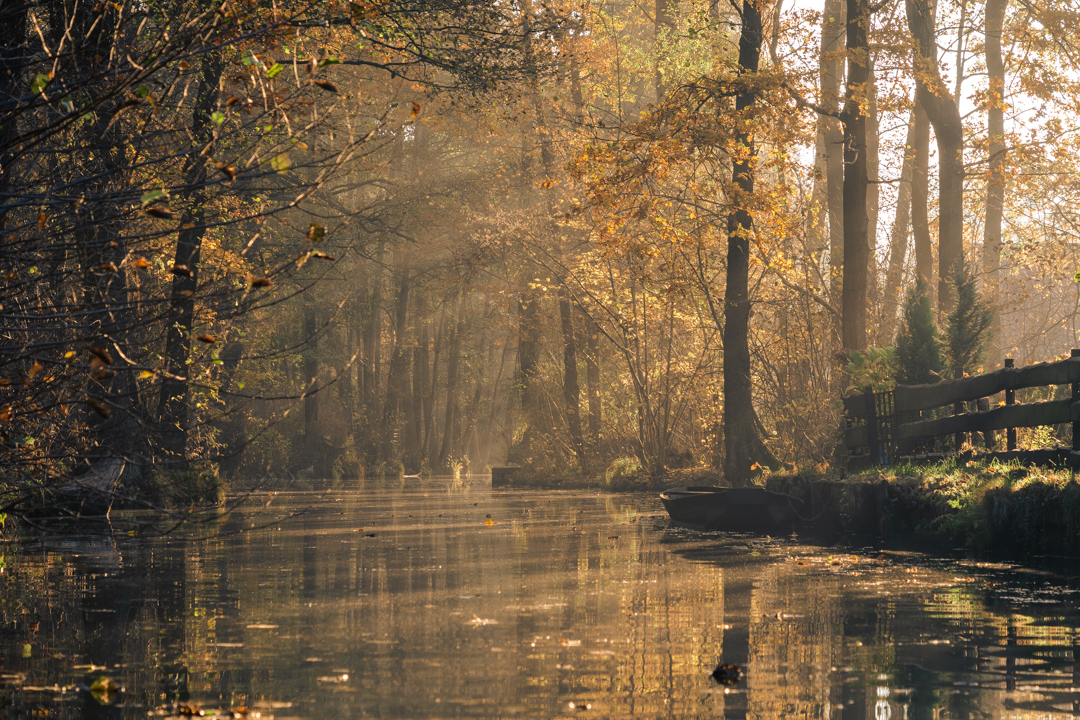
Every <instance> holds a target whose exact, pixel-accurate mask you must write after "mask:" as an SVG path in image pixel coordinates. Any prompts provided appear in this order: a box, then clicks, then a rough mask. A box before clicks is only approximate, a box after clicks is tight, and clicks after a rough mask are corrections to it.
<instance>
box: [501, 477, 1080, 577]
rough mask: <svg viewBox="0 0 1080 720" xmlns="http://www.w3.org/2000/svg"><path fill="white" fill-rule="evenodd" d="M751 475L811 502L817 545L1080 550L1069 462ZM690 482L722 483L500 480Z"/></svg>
mask: <svg viewBox="0 0 1080 720" xmlns="http://www.w3.org/2000/svg"><path fill="white" fill-rule="evenodd" d="M756 481H757V483H758V484H761V485H764V486H765V487H767V488H768V489H770V490H773V491H776V492H783V493H787V494H790V495H794V496H796V497H799V498H801V499H802V500H803V501H804V503H805V507H806V508H807V511H806V513H807V514H806V516H805V517H806V522H805V523H804V524H803V527H804V529H805V530H807V531H808V532H809V533H810V534H812V535H816V536H817V539H818V540H820V541H823V542H834V541H838V540H844V539H850V540H862V541H866V540H882V541H885V542H895V543H903V544H917V545H922V546H930V547H937V548H939V549H950V550H951V549H954V548H965V549H966V550H968V551H970V552H972V553H974V554H978V555H991V556H997V557H1016V558H1022V557H1030V556H1033V555H1050V556H1070V557H1080V484H1078V483H1076V482H1075V480H1074V475H1073V473H1072V472H1071V471H1070V470H1068V469H1055V468H1045V467H1024V466H1022V465H1020V464H1019V463H1017V462H1011V463H1001V462H997V461H993V462H984V461H963V460H957V459H948V460H945V461H943V462H939V463H936V464H933V465H913V464H904V465H897V466H894V467H891V468H876V469H873V470H868V471H864V472H860V473H848V474H841V473H839V472H836V471H830V472H825V473H813V472H810V473H806V472H801V473H781V474H772V475H763V476H759V477H758V478H757V479H756ZM687 485H723V477H722V475H720V474H719V473H717V472H716V471H715V470H712V469H710V468H694V469H685V470H669V471H667V472H666V473H665V474H663V475H661V476H659V477H653V476H650V475H648V474H647V473H644V472H642V471H641V469H640V468H639V467H637V466H636V465H635V464H634V463H633V462H631V461H623V462H622V463H621V464H618V463H613V464H612V466H610V467H609V468H607V469H606V470H605V472H603V473H597V474H595V475H593V476H590V477H586V476H582V475H580V474H573V473H565V474H563V475H553V474H552V473H531V472H529V471H528V469H527V468H520V469H518V470H516V471H515V472H514V474H513V476H512V478H511V480H510V482H509V484H508V485H505V486H504V487H507V488H535V489H541V488H543V489H597V490H609V491H613V492H645V491H648V492H658V491H660V490H664V489H666V488H672V487H680V486H687Z"/></svg>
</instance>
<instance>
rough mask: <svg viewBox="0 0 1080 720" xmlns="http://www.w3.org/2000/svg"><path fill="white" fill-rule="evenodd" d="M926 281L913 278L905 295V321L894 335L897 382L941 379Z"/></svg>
mask: <svg viewBox="0 0 1080 720" xmlns="http://www.w3.org/2000/svg"><path fill="white" fill-rule="evenodd" d="M937 335H938V331H937V326H936V325H935V324H934V312H933V310H932V309H931V308H930V293H929V292H927V287H926V282H925V281H923V279H922V278H921V277H919V278H916V280H915V287H913V288H909V289H908V291H907V295H906V297H905V298H904V322H903V325H902V326H901V327H900V332H899V333H898V334H897V336H896V365H897V373H896V382H897V383H898V384H900V385H922V384H925V383H933V382H938V381H939V380H941V372H942V370H943V362H942V358H941V343H940V342H938V337H937Z"/></svg>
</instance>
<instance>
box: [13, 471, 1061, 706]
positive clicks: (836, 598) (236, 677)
mask: <svg viewBox="0 0 1080 720" xmlns="http://www.w3.org/2000/svg"><path fill="white" fill-rule="evenodd" d="M303 508H308V510H307V511H306V512H305V513H304V514H303V515H301V516H299V517H295V518H291V519H284V520H281V521H280V522H278V521H276V520H275V518H276V517H277V515H275V514H274V513H288V512H290V511H294V510H299V509H303ZM253 526H254V527H253ZM220 530H222V531H223V532H222V533H220V534H218V535H217V536H216V537H212V538H209V539H198V538H192V537H181V536H173V537H169V538H157V539H151V538H141V537H127V536H124V537H121V538H112V539H100V538H98V539H92V538H91V539H80V538H57V537H52V538H46V539H37V540H30V541H26V540H24V541H20V542H9V543H8V544H6V545H0V551H2V552H3V563H4V568H3V574H2V575H0V583H2V585H0V587H2V592H0V613H2V617H0V620H2V625H0V642H2V653H0V675H2V677H0V718H3V719H4V720H14V719H15V718H36V719H38V720H40V719H41V718H45V717H60V718H74V717H87V718H114V719H119V718H145V717H147V716H148V715H151V716H162V715H172V714H176V713H177V712H179V711H180V709H181V704H182V705H183V706H184V707H183V711H184V712H191V711H192V710H189V708H190V709H193V710H194V711H195V712H196V713H197V712H199V711H200V710H201V711H202V712H204V713H206V715H213V714H218V715H225V714H226V713H227V712H228V711H230V710H232V711H236V715H237V716H238V717H240V716H243V715H244V711H243V710H239V708H247V711H246V716H247V717H249V718H254V717H256V716H259V717H260V718H262V719H263V720H265V719H266V718H270V717H273V718H276V720H292V719H297V718H304V719H305V720H308V719H312V720H313V719H316V718H318V719H320V720H322V719H325V718H357V717H384V718H440V717H468V718H503V717H542V718H553V717H570V716H575V717H582V718H587V717H593V718H608V717H641V718H653V717H664V718H692V717H715V718H742V717H753V718H845V719H846V718H896V719H897V720H899V719H901V718H911V719H913V720H914V719H916V718H944V717H950V718H968V717H970V718H990V717H992V718H999V717H1000V718H1068V717H1074V716H1080V709H1078V708H1080V702H1078V701H1080V666H1078V665H1077V664H1076V663H1075V661H1074V660H1075V658H1076V657H1077V648H1078V646H1080V639H1078V638H1080V634H1078V630H1077V629H1078V627H1080V607H1078V605H1077V600H1078V597H1077V590H1078V588H1080V584H1078V583H1076V582H1075V581H1072V580H1069V579H1068V578H1064V577H1062V576H1060V575H1052V574H1048V573H1039V572H1034V571H1023V570H1020V569H1013V568H1008V567H1004V566H1001V565H993V564H989V565H988V564H977V563H973V562H972V563H965V562H956V561H948V560H941V559H932V558H926V557H922V556H918V555H905V554H899V553H892V554H887V555H884V556H882V555H880V554H879V553H878V552H876V551H872V550H858V549H856V550H851V549H842V548H831V549H823V548H819V547H811V546H802V545H799V544H798V543H797V542H795V541H793V540H784V541H780V540H770V539H767V538H752V537H732V536H723V535H721V534H716V533H701V532H693V531H688V530H683V529H678V528H670V527H669V526H668V521H667V518H666V516H665V515H664V514H663V509H662V507H661V506H660V504H659V502H658V500H656V499H655V497H653V496H631V497H627V496H612V495H602V494H596V493H587V492H520V491H516V492H510V491H494V492H493V491H492V490H491V488H490V484H489V483H486V482H482V481H479V480H476V481H472V482H468V481H467V482H464V483H462V482H457V483H455V482H451V481H448V480H424V481H420V480H413V479H409V480H406V481H404V482H399V483H392V484H389V485H386V484H383V485H372V484H370V483H369V485H368V486H367V487H366V488H364V490H363V491H362V492H356V491H334V492H329V493H279V494H266V495H262V496H259V497H257V498H256V499H255V500H253V501H251V502H250V503H249V504H248V505H247V506H246V507H245V509H244V510H243V511H242V512H240V513H235V514H234V515H233V516H230V518H229V519H227V520H226V521H225V522H224V523H223V524H222V525H221V526H220ZM240 530H244V532H238V531H240ZM199 532H205V528H202V529H199ZM718 662H725V663H736V664H738V665H740V666H742V667H743V668H744V670H745V676H744V678H743V679H742V680H741V681H740V682H739V683H738V684H736V685H734V686H731V687H725V686H722V685H717V684H716V683H714V682H713V681H712V680H711V679H709V677H708V676H709V673H710V672H711V671H712V670H713V668H714V667H715V666H716V665H717V663H718ZM103 677H108V678H110V679H111V681H112V682H114V683H115V685H116V686H118V687H122V688H123V690H122V691H121V692H118V693H111V692H108V691H104V692H100V691H101V690H102V688H103V686H102V684H101V678H103ZM95 681H96V682H98V685H97V688H98V690H99V692H97V693H91V692H89V691H88V689H87V688H88V687H89V686H91V685H92V684H93V683H95ZM1074 713H1075V715H1074Z"/></svg>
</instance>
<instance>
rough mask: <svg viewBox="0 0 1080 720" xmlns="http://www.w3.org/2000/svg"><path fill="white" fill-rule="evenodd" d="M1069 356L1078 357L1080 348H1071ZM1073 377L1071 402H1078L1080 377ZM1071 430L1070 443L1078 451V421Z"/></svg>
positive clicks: (1074, 450) (1079, 445)
mask: <svg viewBox="0 0 1080 720" xmlns="http://www.w3.org/2000/svg"><path fill="white" fill-rule="evenodd" d="M1069 356H1070V357H1071V358H1072V359H1073V360H1076V359H1077V358H1080V349H1077V348H1073V351H1072V353H1070V355H1069ZM1070 374H1071V373H1070ZM1073 378H1074V379H1073V382H1072V388H1071V389H1072V399H1071V402H1073V403H1075V402H1080V379H1078V378H1076V376H1073ZM1072 430H1073V443H1072V445H1073V446H1072V449H1073V452H1080V422H1076V421H1075V420H1074V421H1073V424H1072ZM1070 464H1071V463H1070Z"/></svg>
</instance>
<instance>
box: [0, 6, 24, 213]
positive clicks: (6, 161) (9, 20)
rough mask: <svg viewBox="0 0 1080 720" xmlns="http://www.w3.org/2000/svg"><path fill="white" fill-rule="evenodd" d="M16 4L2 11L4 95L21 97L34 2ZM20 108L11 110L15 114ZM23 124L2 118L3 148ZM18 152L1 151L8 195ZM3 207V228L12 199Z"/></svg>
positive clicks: (0, 181)
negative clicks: (28, 30)
mask: <svg viewBox="0 0 1080 720" xmlns="http://www.w3.org/2000/svg"><path fill="white" fill-rule="evenodd" d="M15 5H16V7H14V8H12V9H9V10H5V11H4V12H3V13H2V14H0V20H2V21H3V22H0V98H5V99H7V98H18V97H22V95H23V88H21V87H19V84H20V83H21V82H22V81H23V72H22V68H23V65H24V64H25V63H26V57H25V54H26V39H27V35H26V18H27V14H28V13H29V11H30V7H31V5H30V3H16V4H15ZM15 114H16V112H15V111H14V110H12V111H11V116H10V117H14V116H15ZM18 132H19V128H18V127H17V126H16V123H15V122H8V121H6V120H5V121H4V122H0V148H11V147H12V145H13V140H14V139H15V136H16V135H17V134H18ZM13 160H14V153H13V152H12V151H11V150H10V149H9V150H8V151H6V152H3V153H0V197H3V198H8V197H9V195H8V192H9V188H10V187H11V178H12V173H13V172H15V168H14V167H13V166H12V162H13ZM2 205H3V208H4V209H3V210H0V231H2V230H4V229H5V228H6V227H7V207H8V201H7V200H4V201H3V203H2Z"/></svg>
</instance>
